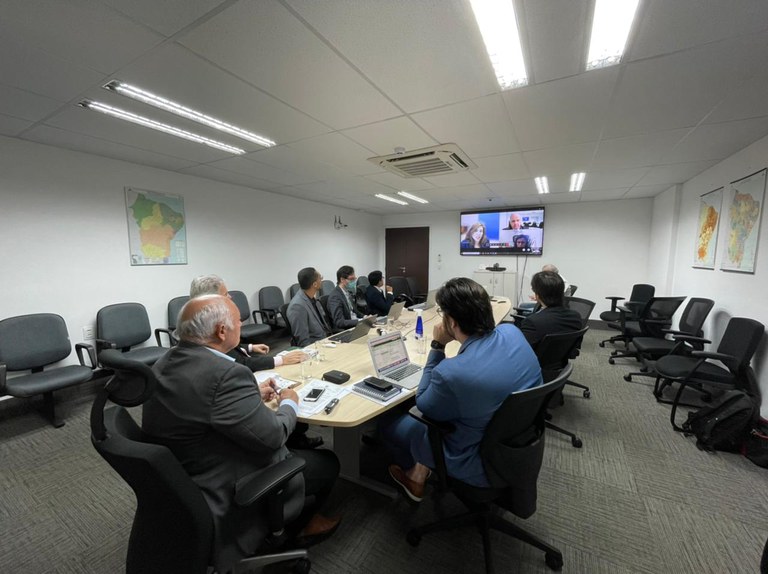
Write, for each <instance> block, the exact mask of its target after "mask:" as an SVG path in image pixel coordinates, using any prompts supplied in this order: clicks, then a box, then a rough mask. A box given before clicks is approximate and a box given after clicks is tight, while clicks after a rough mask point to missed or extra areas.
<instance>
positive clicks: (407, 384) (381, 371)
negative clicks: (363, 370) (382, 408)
mask: <svg viewBox="0 0 768 574" xmlns="http://www.w3.org/2000/svg"><path fill="white" fill-rule="evenodd" d="M368 350H369V351H370V352H371V361H373V368H374V369H376V376H377V377H379V378H380V379H384V380H385V381H388V382H390V383H393V384H395V385H399V386H401V387H403V388H405V389H415V388H416V387H417V386H418V385H419V381H420V380H421V372H422V370H423V369H422V368H421V367H419V366H418V365H414V364H413V363H411V360H410V359H409V358H408V351H407V350H406V349H405V341H403V336H402V333H400V331H396V332H394V333H387V334H386V335H382V336H381V337H376V338H374V339H369V340H368Z"/></svg>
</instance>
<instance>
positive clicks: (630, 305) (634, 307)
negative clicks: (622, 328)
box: [598, 283, 656, 347]
mask: <svg viewBox="0 0 768 574" xmlns="http://www.w3.org/2000/svg"><path fill="white" fill-rule="evenodd" d="M655 294H656V287H654V286H653V285H647V284H645V283H638V284H636V285H634V286H633V287H632V293H631V295H630V296H629V301H627V302H626V303H625V304H624V308H625V313H626V315H627V319H628V320H630V321H631V320H635V319H636V318H637V314H638V313H639V312H640V311H641V310H642V308H643V305H645V303H647V302H648V300H649V299H650V298H651V297H653V296H654V295H655ZM606 299H609V300H610V301H611V310H610V311H603V312H602V313H600V320H601V321H603V322H604V323H606V324H608V326H609V327H610V328H612V329H615V328H616V327H612V326H611V324H614V323H617V322H618V321H619V320H620V319H621V311H619V308H618V304H617V303H618V302H619V301H623V300H624V297H606ZM617 341H623V339H622V338H621V335H616V336H614V337H610V338H609V339H605V340H604V341H600V343H598V344H599V345H600V346H601V347H605V344H606V343H610V344H611V345H613V344H614V343H615V342H617Z"/></svg>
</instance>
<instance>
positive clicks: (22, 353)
mask: <svg viewBox="0 0 768 574" xmlns="http://www.w3.org/2000/svg"><path fill="white" fill-rule="evenodd" d="M75 349H76V351H77V358H78V360H79V361H80V364H79V365H67V366H64V367H57V368H54V369H49V370H45V368H46V367H47V366H49V365H52V364H54V363H58V362H59V361H63V360H64V359H66V358H67V357H68V356H69V355H70V354H71V353H72V343H70V341H69V333H68V332H67V324H66V323H65V322H64V319H63V318H62V317H61V316H59V315H54V314H53V313H36V314H33V315H19V316H17V317H9V318H8V319H3V320H2V321H0V396H2V395H10V396H12V397H17V398H29V397H33V396H35V395H40V394H42V395H43V414H44V415H45V417H46V418H47V419H48V420H49V421H50V422H51V424H52V425H53V426H54V427H56V428H59V427H62V426H64V421H63V420H61V419H60V418H59V417H58V416H57V415H56V408H55V406H54V405H55V403H54V400H53V393H54V391H58V390H59V389H64V388H67V387H72V386H74V385H79V384H80V383H84V382H86V381H88V380H90V378H91V376H92V374H93V369H94V368H95V367H96V353H95V352H94V349H93V347H92V346H91V345H86V344H84V343H78V344H77V345H75ZM83 351H86V352H87V353H88V359H89V361H90V363H91V366H90V367H87V366H86V365H85V361H84V358H83ZM18 371H31V372H30V373H27V374H24V375H19V376H16V377H11V378H7V373H8V372H18Z"/></svg>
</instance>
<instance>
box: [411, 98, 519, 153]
mask: <svg viewBox="0 0 768 574" xmlns="http://www.w3.org/2000/svg"><path fill="white" fill-rule="evenodd" d="M411 117H412V118H413V120H414V121H415V122H416V123H417V124H419V125H420V126H421V127H422V128H424V130H426V132H427V133H428V134H429V135H431V136H432V137H433V138H435V139H436V140H438V141H439V142H440V143H455V144H457V145H458V146H459V147H460V148H461V149H462V150H464V151H465V152H466V153H467V154H468V155H469V157H470V158H471V159H474V158H476V157H485V156H494V155H502V154H505V153H516V152H518V151H520V146H519V145H518V143H517V139H516V138H515V134H514V131H513V129H512V124H511V123H510V121H509V116H508V115H507V112H506V109H505V108H504V102H503V101H502V100H501V96H499V95H493V96H486V97H484V98H478V99H476V100H471V101H468V102H461V103H459V104H453V105H450V106H445V107H443V108H439V109H436V110H430V111H427V112H421V113H418V114H413V115H412V116H411Z"/></svg>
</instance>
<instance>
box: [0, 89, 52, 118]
mask: <svg viewBox="0 0 768 574" xmlns="http://www.w3.org/2000/svg"><path fill="white" fill-rule="evenodd" d="M60 106H61V102H58V101H56V100H53V99H51V98H46V97H45V96H38V95H37V94H34V93H32V92H28V91H26V90H19V89H17V88H11V87H10V86H3V85H2V84H0V110H4V111H6V110H8V111H13V114H14V116H16V117H18V118H21V119H25V120H33V121H38V120H41V119H43V118H44V117H45V116H47V115H48V114H50V113H51V112H53V111H54V110H56V109H57V108H59V107H60Z"/></svg>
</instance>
